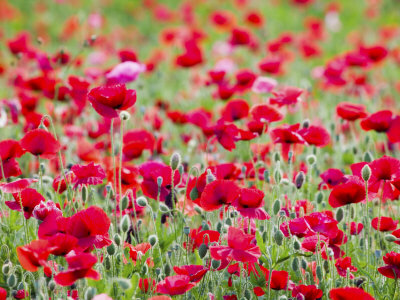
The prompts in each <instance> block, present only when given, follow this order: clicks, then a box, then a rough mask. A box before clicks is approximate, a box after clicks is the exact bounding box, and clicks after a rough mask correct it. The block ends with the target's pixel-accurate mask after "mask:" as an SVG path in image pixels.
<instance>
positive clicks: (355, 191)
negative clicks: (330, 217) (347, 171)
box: [329, 176, 365, 208]
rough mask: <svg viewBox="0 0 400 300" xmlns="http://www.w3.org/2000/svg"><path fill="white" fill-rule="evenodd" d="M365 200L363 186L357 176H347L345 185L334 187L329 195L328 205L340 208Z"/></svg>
mask: <svg viewBox="0 0 400 300" xmlns="http://www.w3.org/2000/svg"><path fill="white" fill-rule="evenodd" d="M364 200H365V184H364V182H363V181H362V180H361V179H360V178H359V177H357V176H349V178H348V179H347V181H346V182H345V183H342V184H339V185H336V186H335V187H334V188H333V189H332V191H331V194H330V195H329V204H330V205H331V206H332V207H333V208H336V207H340V206H344V205H348V204H352V203H359V202H361V201H364Z"/></svg>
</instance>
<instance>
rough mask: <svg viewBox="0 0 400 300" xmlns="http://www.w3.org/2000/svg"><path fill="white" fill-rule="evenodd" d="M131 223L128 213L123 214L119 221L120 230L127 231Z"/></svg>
mask: <svg viewBox="0 0 400 300" xmlns="http://www.w3.org/2000/svg"><path fill="white" fill-rule="evenodd" d="M130 225H131V221H130V219H129V216H128V215H124V216H123V217H122V220H121V223H120V228H121V231H122V232H128V230H129V226H130Z"/></svg>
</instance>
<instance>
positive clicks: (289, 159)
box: [288, 150, 293, 164]
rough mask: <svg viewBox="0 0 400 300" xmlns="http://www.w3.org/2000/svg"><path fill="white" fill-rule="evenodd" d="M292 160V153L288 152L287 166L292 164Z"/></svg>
mask: <svg viewBox="0 0 400 300" xmlns="http://www.w3.org/2000/svg"><path fill="white" fill-rule="evenodd" d="M292 159H293V151H291V150H290V151H289V153H288V163H289V164H290V163H291V162H292Z"/></svg>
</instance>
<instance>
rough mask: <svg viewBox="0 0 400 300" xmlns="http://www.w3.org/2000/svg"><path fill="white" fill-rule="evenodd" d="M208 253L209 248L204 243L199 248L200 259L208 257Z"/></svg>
mask: <svg viewBox="0 0 400 300" xmlns="http://www.w3.org/2000/svg"><path fill="white" fill-rule="evenodd" d="M207 251H208V247H207V245H206V244H204V243H202V244H201V245H200V247H199V256H200V258H204V256H206V254H207Z"/></svg>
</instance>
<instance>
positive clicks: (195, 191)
mask: <svg viewBox="0 0 400 300" xmlns="http://www.w3.org/2000/svg"><path fill="white" fill-rule="evenodd" d="M197 198H199V190H198V189H197V187H193V188H192V190H191V191H190V199H191V200H192V201H193V200H196V199H197Z"/></svg>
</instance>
